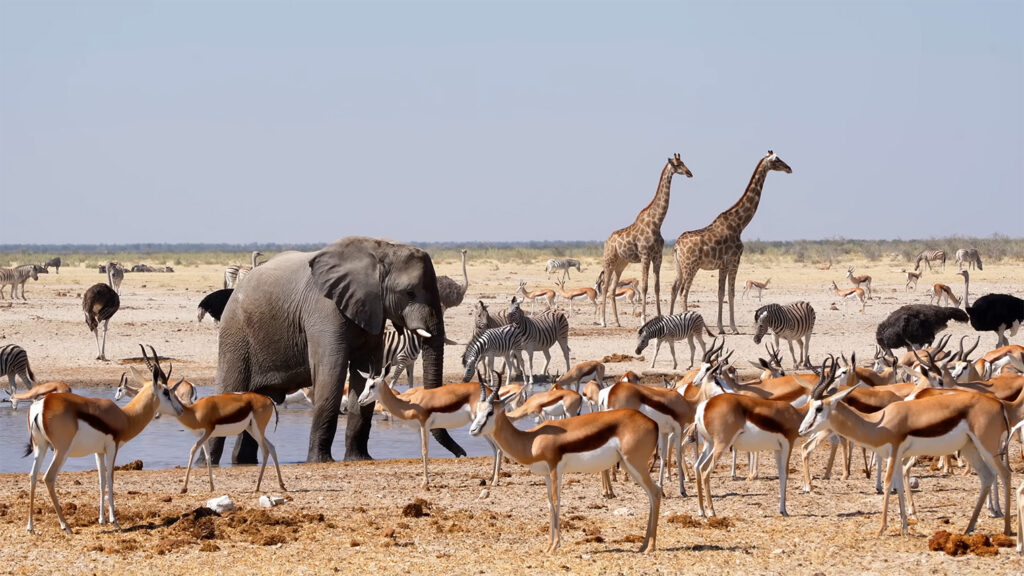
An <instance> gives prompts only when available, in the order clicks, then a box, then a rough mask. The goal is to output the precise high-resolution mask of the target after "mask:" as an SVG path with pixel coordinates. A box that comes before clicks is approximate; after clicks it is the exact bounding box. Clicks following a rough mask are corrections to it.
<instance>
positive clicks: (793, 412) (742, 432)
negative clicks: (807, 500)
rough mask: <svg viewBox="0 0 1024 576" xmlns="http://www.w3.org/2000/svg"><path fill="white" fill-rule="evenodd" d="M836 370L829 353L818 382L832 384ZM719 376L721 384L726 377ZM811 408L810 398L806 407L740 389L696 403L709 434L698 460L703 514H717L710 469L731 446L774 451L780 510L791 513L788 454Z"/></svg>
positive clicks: (807, 483) (704, 431) (806, 483)
mask: <svg viewBox="0 0 1024 576" xmlns="http://www.w3.org/2000/svg"><path fill="white" fill-rule="evenodd" d="M834 376H835V360H834V359H833V358H831V357H830V358H829V359H828V360H826V361H825V362H824V363H823V364H822V366H821V375H820V376H818V382H817V386H818V387H821V386H828V385H829V384H831V383H832V380H833V378H834ZM718 382H719V384H721V382H722V381H721V380H718ZM806 412H807V407H806V404H805V405H804V407H803V408H795V407H794V406H793V405H792V404H790V403H789V402H786V401H782V400H765V399H763V398H758V397H756V396H745V395H741V394H719V395H717V396H712V397H711V398H709V399H708V401H707V402H705V403H704V404H702V405H701V406H700V407H699V408H697V415H696V418H695V422H696V424H697V431H698V432H700V435H701V436H702V437H703V438H704V449H703V450H702V451H701V453H700V456H699V457H698V458H697V462H696V464H694V468H695V470H696V475H697V505H698V508H699V510H700V514H701V516H708V517H710V516H714V515H715V507H714V504H713V503H712V498H711V488H710V480H711V471H712V470H713V469H714V467H715V462H716V461H717V460H718V457H719V456H720V455H721V454H722V453H723V452H725V451H726V450H728V449H729V448H730V447H732V448H733V449H734V450H743V451H746V452H755V451H758V450H773V451H775V464H776V467H777V468H778V471H779V514H781V515H782V516H789V513H788V512H787V511H786V478H787V476H788V471H789V458H790V455H791V454H792V452H793V445H794V443H795V442H796V439H797V438H798V437H800V436H801V435H802V434H801V433H800V432H799V429H800V423H801V422H802V421H803V420H804V414H805V413H806ZM803 457H804V462H803V465H804V488H805V489H806V490H807V491H810V478H809V472H808V470H807V460H806V457H807V456H806V454H804V455H803ZM705 495H706V496H705ZM705 497H706V499H707V510H706V511H705V509H704V500H705Z"/></svg>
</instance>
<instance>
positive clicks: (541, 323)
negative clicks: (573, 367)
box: [508, 296, 569, 384]
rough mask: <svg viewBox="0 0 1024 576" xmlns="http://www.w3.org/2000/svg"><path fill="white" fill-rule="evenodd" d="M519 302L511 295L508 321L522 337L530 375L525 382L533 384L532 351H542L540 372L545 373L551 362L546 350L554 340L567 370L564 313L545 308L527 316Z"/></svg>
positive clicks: (565, 319) (567, 353)
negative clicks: (560, 351)
mask: <svg viewBox="0 0 1024 576" xmlns="http://www.w3.org/2000/svg"><path fill="white" fill-rule="evenodd" d="M521 304H522V300H516V297H515V296H513V297H512V302H511V303H510V304H509V307H508V322H509V325H510V326H512V327H513V328H514V329H515V330H516V331H517V332H518V333H519V335H520V337H521V338H522V343H523V350H524V351H525V352H526V356H527V359H528V360H529V362H530V369H529V374H530V377H529V380H527V383H528V384H533V352H534V351H535V350H540V351H541V352H543V353H544V370H542V373H544V374H547V373H548V366H549V365H550V364H551V353H550V352H548V348H551V347H552V346H553V345H554V344H555V343H556V342H557V343H558V346H559V347H561V349H562V355H563V356H565V369H566V371H568V370H569V320H568V319H567V318H566V317H565V314H563V313H561V312H559V311H557V310H545V311H544V312H543V313H541V314H540V315H539V316H534V317H533V318H527V317H526V315H525V314H523V310H522V308H520V305H521Z"/></svg>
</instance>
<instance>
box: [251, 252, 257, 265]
mask: <svg viewBox="0 0 1024 576" xmlns="http://www.w3.org/2000/svg"><path fill="white" fill-rule="evenodd" d="M252 267H253V268H255V267H256V253H255V252H253V253H252Z"/></svg>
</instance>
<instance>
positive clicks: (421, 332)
mask: <svg viewBox="0 0 1024 576" xmlns="http://www.w3.org/2000/svg"><path fill="white" fill-rule="evenodd" d="M416 333H417V334H419V335H420V336H422V337H424V338H433V336H432V335H431V334H430V332H427V331H426V330H424V329H423V328H417V329H416Z"/></svg>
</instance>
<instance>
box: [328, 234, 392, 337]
mask: <svg viewBox="0 0 1024 576" xmlns="http://www.w3.org/2000/svg"><path fill="white" fill-rule="evenodd" d="M369 248H370V247H369V246H367V245H366V244H365V243H361V242H351V241H342V242H335V243H334V244H331V245H330V246H327V247H326V248H324V249H323V250H321V251H319V252H317V253H316V255H314V256H313V257H312V258H311V259H310V260H309V269H310V274H311V275H312V277H313V285H314V286H316V287H317V289H318V290H319V291H320V293H321V294H323V295H324V296H325V297H327V298H330V299H331V300H333V301H334V304H335V306H337V307H338V310H341V313H342V314H344V315H345V317H346V318H348V319H349V320H351V321H353V322H355V323H356V324H357V325H359V327H360V328H362V329H363V330H366V331H367V332H369V333H370V334H380V333H381V332H382V331H383V330H384V298H383V296H384V294H383V289H382V281H381V277H382V274H383V271H382V268H381V266H382V265H381V262H380V261H379V260H378V259H377V256H376V254H374V252H373V251H372V250H370V249H369Z"/></svg>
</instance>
